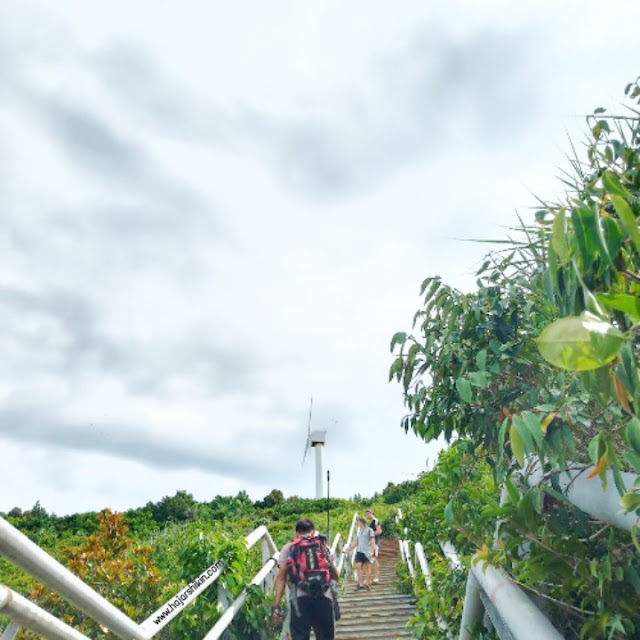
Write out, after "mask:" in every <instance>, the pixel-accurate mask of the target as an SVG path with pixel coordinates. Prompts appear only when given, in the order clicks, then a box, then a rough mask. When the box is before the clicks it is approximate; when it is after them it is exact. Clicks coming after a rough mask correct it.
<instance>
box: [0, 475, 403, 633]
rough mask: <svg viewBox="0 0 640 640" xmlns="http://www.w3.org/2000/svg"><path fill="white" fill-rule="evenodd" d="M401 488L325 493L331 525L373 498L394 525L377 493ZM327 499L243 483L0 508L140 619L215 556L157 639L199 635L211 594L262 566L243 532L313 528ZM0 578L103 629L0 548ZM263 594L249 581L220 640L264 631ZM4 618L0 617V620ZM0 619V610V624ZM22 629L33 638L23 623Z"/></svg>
mask: <svg viewBox="0 0 640 640" xmlns="http://www.w3.org/2000/svg"><path fill="white" fill-rule="evenodd" d="M394 491H396V492H397V491H402V486H398V487H396V485H392V484H390V485H389V487H387V489H386V490H385V492H383V494H382V495H380V496H376V497H374V499H367V500H364V501H357V502H356V501H354V500H341V499H337V498H332V499H331V501H330V506H331V531H332V534H331V535H332V537H333V536H334V535H335V533H336V532H340V533H341V534H342V535H343V536H346V535H347V533H348V530H349V527H350V525H351V520H352V518H353V513H354V512H355V511H356V510H357V511H360V512H363V511H364V508H365V507H367V506H373V507H374V509H375V510H376V513H377V514H378V517H379V518H380V519H381V520H382V522H383V525H384V526H385V533H386V534H389V533H390V532H392V530H393V515H394V514H395V513H396V509H395V507H394V506H391V505H389V504H387V503H386V501H385V495H386V494H387V493H388V492H389V493H393V492H394ZM326 509H327V500H307V499H302V498H298V497H296V496H291V497H289V498H285V497H284V496H283V494H282V492H281V491H279V490H276V489H274V490H273V491H271V492H270V493H269V494H268V495H267V496H265V498H264V499H263V500H261V501H258V502H255V503H253V502H251V500H250V499H249V497H248V495H247V494H246V493H245V492H240V493H239V494H238V495H236V496H234V497H231V496H216V497H215V498H214V499H213V500H211V501H210V502H197V501H196V500H194V498H193V496H191V495H190V494H189V493H187V492H185V491H178V492H177V493H176V494H175V495H174V496H167V497H165V498H163V499H162V500H160V501H159V502H158V503H148V504H147V505H145V506H144V507H141V508H139V509H131V510H129V511H127V512H125V513H122V514H119V513H111V512H110V511H108V510H107V511H103V512H101V513H98V514H96V513H86V514H75V515H72V516H64V517H57V516H55V515H53V514H48V513H47V511H46V510H45V509H44V508H43V507H42V506H41V505H40V504H39V503H37V504H36V505H35V506H34V507H33V508H32V509H30V510H28V511H26V512H24V513H23V512H22V511H21V510H20V509H18V508H15V509H12V510H11V512H10V513H9V514H0V515H3V517H5V518H6V519H7V520H8V521H9V522H10V523H11V524H13V525H14V526H15V527H17V528H18V529H19V530H20V531H22V532H23V533H25V534H26V535H27V536H29V538H31V539H32V540H33V541H34V542H36V543H37V544H38V545H40V546H41V547H42V548H43V549H44V550H45V551H47V552H48V553H50V554H51V555H52V556H53V557H54V558H56V559H57V560H59V561H60V562H62V563H63V564H64V565H65V566H66V567H68V568H69V569H70V570H71V571H72V572H73V573H74V574H76V575H78V576H79V577H80V578H82V579H83V580H84V581H86V582H87V584H89V585H90V586H91V587H93V588H94V589H95V590H96V591H98V592H99V593H101V594H102V595H103V596H105V597H106V598H107V599H108V600H109V601H110V602H112V603H113V604H114V605H116V606H117V607H118V608H119V609H121V610H122V611H124V612H125V613H126V614H127V615H128V616H129V617H130V618H132V619H133V620H136V621H138V622H142V620H144V619H145V618H147V617H148V616H149V615H150V614H151V613H152V612H154V611H155V610H156V609H157V608H158V607H160V606H161V605H162V604H164V603H165V602H166V601H168V600H169V599H170V598H171V596H173V595H175V594H176V593H177V592H178V591H179V590H180V589H181V588H183V587H185V586H186V585H188V584H189V582H190V581H191V580H193V579H194V578H195V577H196V576H198V575H199V574H200V573H201V572H202V571H203V570H204V569H206V568H207V567H209V566H211V565H213V564H214V563H215V562H217V561H218V560H220V559H223V560H224V561H225V562H226V565H227V569H226V570H225V572H224V573H223V574H222V575H221V576H220V578H218V580H216V582H215V584H214V585H213V586H211V587H210V588H209V589H207V590H206V591H204V592H203V593H202V594H201V595H200V596H199V597H198V598H197V599H196V601H195V602H194V603H192V604H191V605H189V606H188V607H187V608H186V609H185V611H184V612H183V613H181V614H180V615H179V616H178V617H177V618H175V619H174V620H173V621H172V622H171V623H170V624H169V625H168V626H167V627H166V628H165V629H164V630H163V631H161V632H160V633H159V634H158V636H157V637H158V638H161V639H162V640H173V639H176V640H177V639H178V638H180V639H181V640H188V639H189V638H194V639H195V638H198V639H199V638H202V637H203V636H204V635H206V633H207V632H208V631H209V630H210V629H211V627H212V626H213V625H214V624H215V622H216V621H217V620H218V618H219V617H220V615H221V614H222V609H221V607H220V605H219V603H218V598H219V597H220V598H221V599H223V600H224V601H226V602H231V601H232V600H233V599H234V598H235V597H237V596H238V595H239V594H240V592H241V591H242V590H243V589H244V587H245V586H246V584H248V583H249V581H250V580H251V579H252V578H253V576H254V575H255V574H256V573H257V571H258V569H259V568H260V566H261V562H262V560H261V551H260V548H259V545H256V546H255V547H254V548H253V549H251V550H247V549H246V548H245V546H244V543H243V538H244V536H246V535H247V534H249V533H250V532H251V531H253V530H254V529H255V528H256V527H258V526H260V525H262V524H265V525H267V527H268V529H269V532H270V533H271V535H272V537H273V539H274V542H275V543H276V545H277V546H278V547H281V546H282V545H283V544H284V543H285V542H287V541H289V540H290V539H291V538H292V537H293V531H294V526H295V523H296V521H297V520H298V519H299V518H302V517H310V518H311V519H312V520H313V521H314V522H315V524H316V526H317V527H318V529H319V530H320V531H325V530H326V526H327V514H326ZM0 583H2V584H6V585H7V586H9V587H11V588H13V589H15V590H16V591H18V592H19V593H21V594H23V595H25V596H27V597H29V598H30V599H31V600H32V601H34V602H36V603H38V604H39V605H40V606H42V607H43V608H45V609H46V610H47V611H49V612H51V613H53V614H55V615H57V616H58V617H60V618H61V619H63V620H64V621H65V622H67V623H68V624H70V625H72V626H73V627H75V628H77V629H78V630H79V631H81V632H83V633H86V634H87V635H89V637H91V638H96V639H106V638H107V637H110V636H108V635H107V634H106V633H105V632H104V630H102V629H101V628H100V626H99V625H98V624H96V623H95V622H93V621H92V620H91V619H89V618H88V617H86V616H85V615H84V614H82V613H81V612H79V611H78V610H77V609H75V608H73V607H71V606H69V605H68V604H67V603H66V602H64V601H63V600H62V599H61V598H59V597H58V596H57V595H55V594H53V593H51V592H50V591H49V590H48V589H46V588H45V587H43V586H42V585H40V584H39V583H37V582H36V581H35V580H34V579H32V578H31V577H30V576H28V575H27V574H25V573H24V572H23V571H22V570H20V569H17V568H15V567H14V566H13V565H11V564H9V563H8V562H7V561H6V560H5V559H3V558H0ZM269 605H270V601H269V596H268V595H267V596H265V594H264V593H263V592H262V590H261V589H259V588H256V589H252V590H251V591H250V595H249V602H248V604H246V605H245V607H243V609H242V610H241V613H240V614H239V615H238V616H237V618H236V619H235V620H234V623H233V625H232V626H231V627H230V629H229V630H228V632H227V635H226V637H227V638H229V640H234V639H237V640H265V639H268V638H273V637H274V634H273V633H272V631H271V630H270V628H269V625H268V620H269ZM3 623H4V624H3ZM5 625H6V619H3V618H0V629H1V628H2V627H3V626H5ZM19 637H20V638H21V639H26V638H29V639H31V638H34V637H35V636H33V635H32V634H28V633H26V632H24V631H22V632H21V633H20V636H19Z"/></svg>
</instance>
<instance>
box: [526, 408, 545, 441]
mask: <svg viewBox="0 0 640 640" xmlns="http://www.w3.org/2000/svg"><path fill="white" fill-rule="evenodd" d="M522 421H523V423H524V426H525V427H526V428H527V430H528V432H529V434H530V435H531V437H532V439H533V441H534V442H535V443H536V445H537V446H538V447H541V446H542V439H543V435H542V424H541V423H540V418H538V416H537V415H535V413H531V411H523V412H522Z"/></svg>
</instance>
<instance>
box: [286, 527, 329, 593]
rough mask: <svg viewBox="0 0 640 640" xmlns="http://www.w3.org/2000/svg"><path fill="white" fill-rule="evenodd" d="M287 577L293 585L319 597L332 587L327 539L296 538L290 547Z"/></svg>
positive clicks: (317, 537) (314, 537)
mask: <svg viewBox="0 0 640 640" xmlns="http://www.w3.org/2000/svg"><path fill="white" fill-rule="evenodd" d="M286 566H287V575H288V576H289V581H290V582H291V584H293V585H295V586H298V587H301V588H302V590H303V591H307V592H308V593H309V595H310V596H311V597H317V596H319V595H320V594H321V593H323V592H324V591H326V590H327V589H328V588H329V587H330V585H331V571H330V568H331V556H330V555H329V549H328V548H327V544H326V538H323V537H321V536H313V537H310V538H296V539H295V540H294V541H293V542H292V543H291V546H290V547H289V556H288V557H287V565H286Z"/></svg>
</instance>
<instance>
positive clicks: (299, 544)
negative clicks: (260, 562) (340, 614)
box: [272, 518, 338, 640]
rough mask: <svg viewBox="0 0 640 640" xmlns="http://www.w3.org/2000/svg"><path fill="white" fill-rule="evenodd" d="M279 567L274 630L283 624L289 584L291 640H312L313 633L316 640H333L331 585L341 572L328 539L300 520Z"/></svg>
mask: <svg viewBox="0 0 640 640" xmlns="http://www.w3.org/2000/svg"><path fill="white" fill-rule="evenodd" d="M278 566H279V569H278V578H277V581H276V591H275V599H274V606H273V608H272V619H273V623H274V626H278V625H279V624H282V617H283V616H282V610H281V608H280V601H281V600H282V596H283V594H284V591H285V588H286V586H287V583H288V584H289V603H290V607H291V622H290V631H291V640H309V635H310V633H311V629H313V631H314V633H315V636H316V640H334V637H335V625H334V602H333V597H332V593H331V581H332V580H335V581H337V580H338V572H337V570H336V568H335V566H334V564H333V561H332V559H331V552H330V550H329V547H328V545H327V542H326V538H325V537H324V536H319V535H317V534H316V531H315V526H314V524H313V522H311V520H309V519H308V518H303V519H302V520H298V522H297V523H296V537H295V539H294V540H292V541H291V542H289V543H287V544H285V545H284V547H282V551H281V552H280V557H279V559H278ZM336 611H337V603H336Z"/></svg>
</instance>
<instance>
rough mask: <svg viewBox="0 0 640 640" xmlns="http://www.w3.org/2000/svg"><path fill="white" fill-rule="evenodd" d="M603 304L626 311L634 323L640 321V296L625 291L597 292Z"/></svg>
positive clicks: (598, 298) (599, 300) (597, 297)
mask: <svg viewBox="0 0 640 640" xmlns="http://www.w3.org/2000/svg"><path fill="white" fill-rule="evenodd" d="M595 295H596V299H597V300H598V302H600V303H601V304H604V305H605V306H607V307H609V308H611V309H617V310H618V311H622V312H623V313H626V314H627V315H628V316H629V318H631V320H632V321H633V323H634V324H636V323H638V322H640V298H637V297H636V296H630V295H628V294H625V293H596V294H595Z"/></svg>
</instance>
